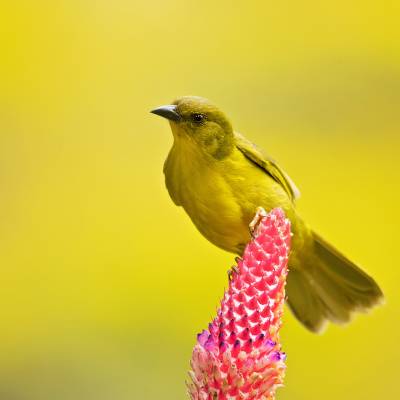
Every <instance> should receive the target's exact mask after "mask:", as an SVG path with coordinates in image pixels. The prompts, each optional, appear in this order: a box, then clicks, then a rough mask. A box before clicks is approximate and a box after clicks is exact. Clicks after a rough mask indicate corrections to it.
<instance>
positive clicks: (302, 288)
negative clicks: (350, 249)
mask: <svg viewBox="0 0 400 400" xmlns="http://www.w3.org/2000/svg"><path fill="white" fill-rule="evenodd" d="M313 238H314V246H313V247H314V254H312V255H311V256H309V257H307V258H306V257H304V262H302V264H304V265H302V268H301V269H293V270H291V271H290V272H289V275H288V282H287V285H288V286H287V292H288V304H289V306H290V308H291V309H292V311H293V313H294V314H295V316H296V317H297V318H298V319H299V320H300V321H301V322H302V323H303V324H304V325H305V326H306V327H307V328H308V329H310V330H311V331H313V332H318V331H320V330H321V329H322V328H323V327H324V323H325V322H326V321H327V320H330V321H332V322H335V323H338V324H344V323H346V322H349V321H350V320H351V317H352V314H353V313H354V312H366V311H368V310H369V309H370V308H371V307H373V306H375V305H377V304H379V303H380V302H382V301H383V293H382V291H381V289H380V288H379V286H378V285H377V284H376V282H375V281H374V280H373V279H372V278H371V277H370V276H369V275H368V274H366V273H365V272H364V271H362V270H361V269H360V268H359V267H358V266H357V265H355V264H354V263H353V262H351V261H350V260H348V259H347V258H346V257H345V256H343V255H342V254H341V253H339V252H338V251H337V250H336V249H335V248H334V247H332V246H331V245H330V244H329V243H327V242H326V241H325V240H323V239H322V238H321V237H320V236H318V235H317V234H315V233H313Z"/></svg>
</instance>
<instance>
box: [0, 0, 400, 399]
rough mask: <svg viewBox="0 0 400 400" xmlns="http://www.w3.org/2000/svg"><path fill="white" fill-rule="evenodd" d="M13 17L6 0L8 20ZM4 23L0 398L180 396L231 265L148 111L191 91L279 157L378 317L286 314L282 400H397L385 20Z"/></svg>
mask: <svg viewBox="0 0 400 400" xmlns="http://www.w3.org/2000/svg"><path fill="white" fill-rule="evenodd" d="M4 3H5V2H4ZM4 3H3V5H2V6H1V12H0V32H1V35H0V43H1V53H0V57H1V63H0V268H1V277H0V321H1V328H0V398H1V399H2V400H14V399H16V400H47V399H49V400H65V399H68V400H70V399H71V400H92V399H93V400H111V399H112V400H125V399H146V400H147V399H150V400H152V399H174V400H175V399H185V398H186V397H185V396H186V395H185V386H184V380H185V378H186V371H187V369H188V363H189V359H190V355H191V349H192V346H193V344H194V341H195V334H196V333H197V332H198V331H200V330H201V329H202V328H203V327H204V326H206V324H207V323H208V321H209V320H210V319H211V317H212V316H213V314H214V312H215V307H216V305H217V303H218V300H219V298H220V297H221V294H222V291H223V288H224V286H226V282H227V277H226V271H227V269H228V268H229V267H230V266H231V265H232V263H233V256H232V255H230V254H227V253H224V252H223V251H221V250H219V249H217V248H215V247H213V246H212V245H211V244H209V243H208V242H207V241H206V240H205V239H203V238H202V237H201V235H200V234H199V233H198V232H197V231H196V230H195V228H194V227H193V226H192V224H191V222H190V220H189V219H188V217H187V216H186V215H185V214H184V212H183V210H181V209H178V208H176V207H175V206H174V205H173V204H172V202H171V201H170V199H169V197H168V194H167V192H166V189H165V188H164V182H163V174H162V165H163V161H164V159H165V157H166V154H167V152H168V149H169V147H170V146H171V141H172V137H171V134H170V131H169V127H168V125H167V123H166V122H165V121H163V120H161V119H160V118H158V117H156V116H154V115H151V114H149V110H150V109H151V108H153V107H155V106H158V105H160V104H165V103H168V102H169V101H171V100H172V99H173V98H175V97H177V96H180V95H185V94H196V95H201V96H204V97H208V98H211V99H212V100H213V101H215V102H216V103H218V104H219V105H220V106H221V107H222V108H223V109H224V110H225V111H226V112H227V114H228V115H229V116H231V119H232V121H233V124H234V126H235V128H236V129H237V130H240V131H241V132H242V133H244V134H245V135H246V136H248V137H249V138H250V139H252V140H253V141H255V142H257V143H258V144H259V145H260V146H261V147H263V148H265V149H266V150H267V151H268V152H269V153H270V154H272V155H273V156H274V157H275V158H276V159H278V160H279V161H280V162H281V164H282V165H283V166H284V167H285V169H286V170H287V171H288V173H289V174H290V175H291V177H292V178H293V179H294V181H296V183H297V184H298V186H299V187H300V189H301V191H302V198H301V200H300V201H299V209H300V210H301V213H302V214H303V216H304V217H305V218H306V219H307V220H308V222H309V223H310V224H311V225H312V226H313V227H314V228H315V229H316V230H317V231H318V232H320V233H321V234H322V235H323V236H325V237H326V238H327V239H329V240H330V241H331V242H333V243H334V244H335V245H336V246H337V247H339V248H340V249H342V250H343V252H345V253H346V254H347V255H348V256H349V257H351V258H352V259H354V260H356V261H358V262H359V263H360V264H362V265H363V266H364V267H365V268H366V270H367V271H368V272H369V273H371V274H372V275H373V276H374V277H375V278H376V279H377V281H378V282H379V283H380V284H381V286H382V288H383V290H384V292H385V294H386V298H387V301H386V305H385V306H384V307H381V308H378V309H376V310H374V312H373V313H372V314H370V315H368V316H365V315H363V316H359V317H357V318H356V319H355V320H354V321H353V323H352V324H351V325H349V326H348V327H346V328H340V327H336V326H330V327H329V329H328V330H327V331H326V332H325V333H324V334H323V335H321V336H315V335H312V334H310V333H308V332H307V331H306V330H305V329H303V328H302V327H301V326H300V325H299V324H298V323H297V322H296V321H295V320H294V318H293V317H292V316H291V315H290V314H289V312H287V313H286V314H285V324H284V327H283V330H282V342H283V346H284V349H285V350H286V351H287V353H288V361H287V365H288V370H287V378H286V380H285V384H286V386H285V388H283V389H281V390H280V391H279V393H278V399H281V400H284V399H291V400H293V399H307V400H309V399H324V400H329V399H352V400H356V399H359V400H361V399H363V400H365V399H383V398H386V399H395V398H399V397H400V390H399V383H398V381H397V380H398V370H399V361H400V360H399V356H400V348H399V339H400V321H399V306H400V297H399V278H400V277H399V273H398V271H399V267H400V266H399V261H398V248H399V244H398V240H399V223H400V219H399V215H398V214H399V211H398V209H399V208H398V197H399V195H400V189H399V186H398V185H399V175H400V174H399V167H400V159H399V144H400V139H399V129H400V112H399V107H400V28H399V19H400V10H399V3H398V2H397V1H376V2H374V1H368V0H367V1H366V0H364V1H348V0H347V1H344V0H339V1H334V2H333V1H331V2H317V1H315V2H314V1H281V2H277V1H269V0H268V1H254V2H252V1H250V2H244V1H237V2H235V1H229V2H228V1H208V0H205V1H201V2H200V1H198V2H196V1H188V0H186V1H157V0H153V1H135V0H133V1H123V0H114V1H105V0H100V1H89V0H84V1H74V0H69V1H66V0H65V1H43V0H42V1H40V0H38V1H14V2H8V3H9V4H8V5H5V4H4Z"/></svg>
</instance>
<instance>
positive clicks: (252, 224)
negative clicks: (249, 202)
mask: <svg viewBox="0 0 400 400" xmlns="http://www.w3.org/2000/svg"><path fill="white" fill-rule="evenodd" d="M267 214H268V213H267V212H266V211H265V210H264V209H263V208H262V207H257V211H256V215H255V216H254V218H253V220H252V221H251V222H250V225H249V229H250V235H251V237H254V235H255V232H256V230H257V228H258V225H259V224H260V222H261V221H262V219H263V218H264V217H266V216H267Z"/></svg>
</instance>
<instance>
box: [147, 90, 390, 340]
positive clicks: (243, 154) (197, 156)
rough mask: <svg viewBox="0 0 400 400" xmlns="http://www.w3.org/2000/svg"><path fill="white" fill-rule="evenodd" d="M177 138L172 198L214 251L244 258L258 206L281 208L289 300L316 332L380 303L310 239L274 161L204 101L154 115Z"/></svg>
mask: <svg viewBox="0 0 400 400" xmlns="http://www.w3.org/2000/svg"><path fill="white" fill-rule="evenodd" d="M152 112H153V113H154V114H157V115H160V116H162V117H164V118H167V119H168V120H169V122H170V125H171V129H172V133H173V136H174V143H173V146H172V148H171V150H170V152H169V154H168V158H167V159H166V161H165V164H164V174H165V182H166V186H167V189H168V192H169V194H170V196H171V198H172V200H173V202H174V203H175V204H176V205H177V206H182V207H183V208H184V209H185V211H186V212H187V213H188V214H189V216H190V218H191V219H192V221H193V223H194V224H195V225H196V227H197V228H198V230H199V231H200V232H201V233H202V234H203V235H204V236H205V237H206V238H207V239H208V240H209V241H210V242H212V243H214V244H215V245H216V246H218V247H220V248H222V249H224V250H227V251H230V252H232V253H236V254H238V255H241V254H242V252H243V250H244V247H245V245H246V243H247V242H248V241H249V240H250V231H249V223H250V221H251V220H252V219H253V217H254V214H255V212H256V209H257V207H259V206H261V207H263V208H265V209H266V210H271V209H272V208H274V207H281V208H282V209H283V210H284V211H285V213H286V215H287V217H288V218H289V219H290V221H291V224H292V231H293V238H292V252H291V254H290V258H289V269H290V272H289V274H288V280H287V301H288V304H289V306H290V309H291V310H292V312H293V313H294V315H295V316H296V317H297V319H298V320H299V321H300V322H301V323H302V324H304V325H305V326H306V327H307V328H308V329H310V330H311V331H313V332H319V331H321V329H322V328H323V327H324V325H325V323H326V322H327V321H328V320H330V321H332V322H335V323H339V324H340V323H346V322H348V321H349V320H350V318H351V314H352V312H354V311H366V310H368V309H369V308H371V307H372V306H374V305H376V304H377V303H379V302H380V301H381V300H382V299H383V294H382V291H381V290H380V288H379V286H378V285H377V284H376V283H375V281H374V280H373V279H372V278H371V277H370V276H369V275H367V274H366V273H365V272H363V271H362V270H361V269H360V268H359V267H358V266H357V265H355V264H354V263H353V262H351V261H350V260H348V259H347V258H346V257H345V256H344V255H342V254H341V253H340V252H339V251H337V250H336V249H335V248H334V247H332V246H331V245H330V244H329V243H327V242H326V241H325V240H324V239H322V238H321V237H320V236H319V235H318V234H316V233H315V232H313V231H312V230H311V229H310V228H309V227H308V226H307V224H306V223H305V222H304V221H303V219H302V218H301V217H300V216H299V215H298V213H297V211H296V208H295V200H296V199H297V198H298V197H299V191H298V189H297V188H296V186H295V185H294V183H293V182H292V180H291V179H290V178H289V176H288V175H287V174H286V173H285V172H284V171H283V170H282V168H280V167H279V166H278V164H276V162H275V161H274V160H272V159H271V158H270V157H268V156H266V155H265V154H263V153H262V152H261V151H260V150H259V149H258V148H257V147H256V146H255V145H254V144H253V143H251V142H250V141H249V140H247V139H246V138H245V137H243V136H242V135H241V134H239V133H237V132H235V131H234V130H233V129H232V125H231V123H230V122H229V120H228V118H227V117H226V116H225V114H224V113H223V112H222V111H221V110H220V109H219V108H217V107H216V106H215V105H213V104H212V103H211V102H209V101H208V100H206V99H203V98H200V97H192V96H187V97H182V98H179V99H177V100H176V101H174V102H173V103H172V104H171V105H166V106H162V107H159V108H156V109H155V110H153V111H152Z"/></svg>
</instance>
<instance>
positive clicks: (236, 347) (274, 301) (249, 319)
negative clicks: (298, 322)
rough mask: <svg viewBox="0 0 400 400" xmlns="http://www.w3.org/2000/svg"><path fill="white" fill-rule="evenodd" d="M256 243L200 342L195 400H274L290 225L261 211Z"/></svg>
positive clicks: (281, 357)
mask: <svg viewBox="0 0 400 400" xmlns="http://www.w3.org/2000/svg"><path fill="white" fill-rule="evenodd" d="M256 219H257V222H258V223H257V224H256V228H255V231H254V232H253V239H252V240H251V241H250V242H249V243H248V245H247V246H246V249H245V251H244V253H243V258H242V259H238V263H237V272H233V276H232V279H231V281H230V282H229V288H228V289H227V290H226V291H225V294H224V297H223V299H222V301H221V306H220V308H219V309H218V312H217V316H216V318H214V320H213V321H212V322H211V323H210V324H209V326H208V329H207V330H204V331H203V332H202V333H200V334H199V335H198V337H197V344H196V345H195V347H194V349H193V354H192V360H191V367H192V371H190V376H191V382H190V383H189V384H188V389H189V394H190V397H191V399H193V400H214V399H218V400H225V399H231V400H236V399H252V400H259V399H267V400H272V399H274V398H275V391H276V389H277V387H279V386H281V385H282V382H283V377H284V372H285V363H284V361H285V358H286V356H285V353H283V352H282V351H281V345H280V343H279V329H280V326H281V318H282V312H283V303H284V299H285V283H286V275H287V262H288V256H289V251H290V237H291V233H290V222H289V220H288V219H286V218H285V215H284V212H283V211H282V210H281V209H280V208H277V209H274V210H272V211H271V212H270V213H269V214H267V213H266V212H265V211H264V210H262V209H260V210H259V211H258V212H257V216H256Z"/></svg>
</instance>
